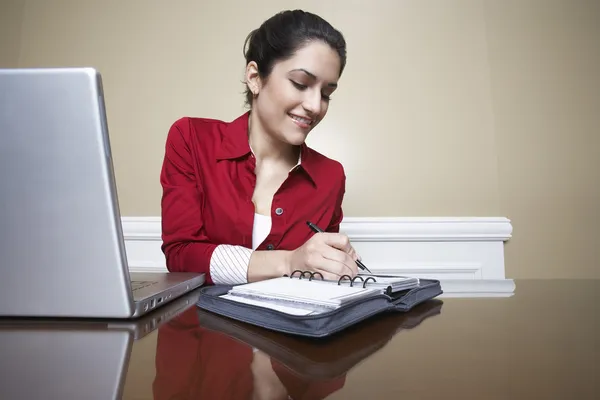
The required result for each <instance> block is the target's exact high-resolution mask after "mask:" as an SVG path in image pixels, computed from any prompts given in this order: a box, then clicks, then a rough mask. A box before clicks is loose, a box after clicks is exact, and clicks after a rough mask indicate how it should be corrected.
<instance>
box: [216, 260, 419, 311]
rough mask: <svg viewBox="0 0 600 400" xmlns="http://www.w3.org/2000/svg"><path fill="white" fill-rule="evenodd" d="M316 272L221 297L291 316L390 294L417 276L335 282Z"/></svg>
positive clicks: (236, 288)
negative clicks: (322, 277) (323, 277)
mask: <svg viewBox="0 0 600 400" xmlns="http://www.w3.org/2000/svg"><path fill="white" fill-rule="evenodd" d="M299 272H301V271H299ZM319 275H320V274H318V273H317V274H316V276H315V274H312V273H309V272H305V273H304V274H302V275H296V276H294V274H292V276H291V277H287V276H284V277H281V278H273V279H268V280H264V281H259V282H253V283H248V284H243V285H237V286H233V287H232V288H231V289H230V290H229V291H228V293H226V294H224V295H222V296H221V297H222V298H225V299H229V300H232V301H236V302H240V303H245V304H250V305H255V306H259V307H264V308H270V309H273V310H277V311H281V312H284V313H287V314H291V315H312V314H320V313H322V312H325V311H331V310H333V309H337V308H339V307H341V306H343V305H345V304H347V303H349V302H352V301H356V300H360V299H366V298H369V297H373V296H378V295H381V294H388V295H392V294H393V293H396V292H399V291H404V290H409V289H411V288H414V287H416V286H418V285H419V280H418V279H417V278H410V277H405V276H394V275H373V274H359V275H358V276H357V277H355V278H354V279H350V278H349V277H347V278H344V277H342V278H340V280H338V281H329V280H323V279H321V277H320V276H319Z"/></svg>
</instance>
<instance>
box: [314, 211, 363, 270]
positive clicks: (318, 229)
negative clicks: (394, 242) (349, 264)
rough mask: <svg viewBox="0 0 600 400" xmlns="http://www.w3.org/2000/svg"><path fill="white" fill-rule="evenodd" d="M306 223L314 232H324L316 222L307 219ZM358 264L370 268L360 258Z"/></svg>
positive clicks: (361, 267)
mask: <svg viewBox="0 0 600 400" xmlns="http://www.w3.org/2000/svg"><path fill="white" fill-rule="evenodd" d="M306 225H308V226H309V227H310V229H312V230H313V231H314V232H323V229H321V228H319V227H318V226H316V225H315V224H313V223H312V222H310V221H306ZM356 265H358V266H359V267H360V269H362V270H366V271H369V268H367V267H366V266H365V265H364V264H363V263H362V262H361V261H360V260H358V259H357V260H356ZM369 273H370V274H372V272H371V271H369Z"/></svg>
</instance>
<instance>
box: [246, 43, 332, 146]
mask: <svg viewBox="0 0 600 400" xmlns="http://www.w3.org/2000/svg"><path fill="white" fill-rule="evenodd" d="M340 66H341V65H340V57H339V55H338V54H337V53H336V51H335V50H333V49H332V48H331V47H330V46H329V45H328V44H326V43H324V42H322V41H313V42H310V43H309V44H307V45H306V46H304V47H302V48H300V49H298V50H297V51H296V53H295V54H294V55H293V56H292V57H291V58H289V59H287V60H283V61H280V62H277V63H275V65H274V66H273V70H272V72H271V74H270V75H269V77H268V78H267V80H266V82H265V81H261V80H260V78H259V77H258V75H257V74H254V75H253V74H252V72H251V68H249V70H248V72H249V73H248V78H249V79H248V80H249V82H251V86H250V87H251V89H253V90H255V91H257V93H258V96H257V97H255V98H254V101H253V103H252V115H253V118H257V119H258V120H259V121H260V125H261V126H262V128H263V129H264V130H265V131H266V133H267V134H269V135H270V136H271V137H273V138H275V139H277V140H279V141H282V142H285V143H288V144H292V145H300V144H302V143H304V141H305V140H306V137H307V135H308V133H309V132H310V131H311V130H312V129H313V128H314V127H315V126H316V125H317V124H318V123H319V122H320V121H321V120H322V119H323V118H324V117H325V114H327V109H328V107H329V97H330V96H331V94H332V93H333V92H334V90H335V89H336V87H337V82H338V79H339V72H340Z"/></svg>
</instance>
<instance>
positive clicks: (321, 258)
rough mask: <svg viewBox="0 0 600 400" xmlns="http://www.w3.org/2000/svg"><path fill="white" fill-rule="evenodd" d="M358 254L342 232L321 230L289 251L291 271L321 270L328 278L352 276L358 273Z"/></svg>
mask: <svg viewBox="0 0 600 400" xmlns="http://www.w3.org/2000/svg"><path fill="white" fill-rule="evenodd" d="M358 258H359V256H358V254H356V251H355V250H354V248H353V247H352V245H351V244H350V240H349V239H348V236H346V235H344V234H342V233H331V232H320V233H316V234H314V235H313V236H312V237H311V238H310V239H309V240H308V241H307V242H306V243H304V245H302V246H301V247H299V248H297V249H296V250H293V251H291V252H289V253H288V260H287V265H288V268H289V273H290V274H291V273H293V272H294V271H295V270H300V271H303V272H304V271H313V272H319V273H321V275H323V279H326V280H338V279H339V278H340V277H341V276H342V275H349V276H350V277H351V278H353V277H355V276H356V274H357V273H358V267H357V265H356V260H357V259H358Z"/></svg>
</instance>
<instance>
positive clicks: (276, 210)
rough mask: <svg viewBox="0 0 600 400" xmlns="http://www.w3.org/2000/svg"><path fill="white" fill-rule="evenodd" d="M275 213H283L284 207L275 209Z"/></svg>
mask: <svg viewBox="0 0 600 400" xmlns="http://www.w3.org/2000/svg"><path fill="white" fill-rule="evenodd" d="M275 214H277V215H281V214H283V208H281V207H278V208H277V209H275Z"/></svg>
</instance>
